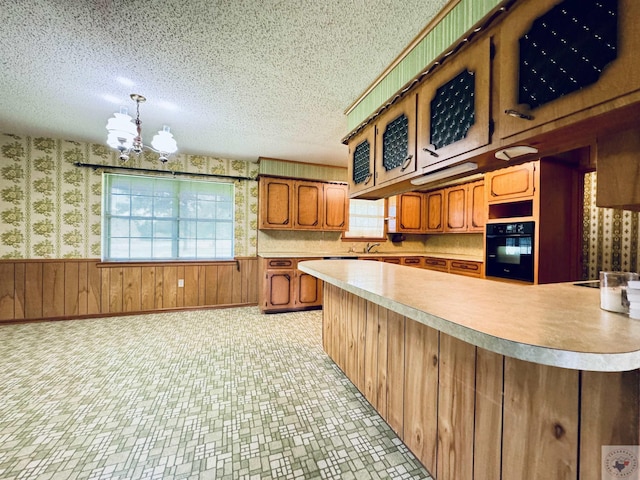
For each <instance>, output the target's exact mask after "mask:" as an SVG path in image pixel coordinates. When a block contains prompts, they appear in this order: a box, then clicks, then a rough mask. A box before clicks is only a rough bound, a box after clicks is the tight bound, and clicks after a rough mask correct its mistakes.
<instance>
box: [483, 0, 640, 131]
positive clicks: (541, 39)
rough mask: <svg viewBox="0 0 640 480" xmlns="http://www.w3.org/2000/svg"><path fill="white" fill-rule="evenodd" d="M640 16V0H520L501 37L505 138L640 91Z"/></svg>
mask: <svg viewBox="0 0 640 480" xmlns="http://www.w3.org/2000/svg"><path fill="white" fill-rule="evenodd" d="M638 18H640V2H638V1H637V0H618V1H617V2H616V1H608V2H601V1H598V0H566V1H564V2H558V0H538V1H535V2H534V1H528V2H518V4H517V5H515V8H513V10H511V11H510V12H509V16H508V18H507V19H506V21H504V22H503V23H502V24H501V25H500V27H499V32H498V36H497V38H498V42H497V48H496V51H497V57H496V63H497V64H498V65H500V69H499V81H498V83H497V86H496V90H495V91H496V92H497V94H498V97H499V109H498V111H499V117H498V118H497V119H496V123H497V127H498V133H499V136H500V138H509V137H510V136H513V135H515V134H518V133H520V132H524V131H526V130H529V129H532V128H535V127H538V126H540V125H543V124H546V123H550V122H557V123H561V124H563V125H566V124H568V122H570V119H567V118H566V117H568V116H570V115H572V114H575V113H577V112H581V111H585V110H587V109H588V108H590V107H593V106H596V105H598V104H602V103H604V102H606V101H609V100H612V99H615V98H617V97H620V96H622V95H624V94H627V93H631V92H634V91H636V92H637V91H638V90H640V82H638V78H639V77H638V76H639V74H640V62H638V61H637V52H638V51H640V34H639V33H638V27H637V19H638ZM596 113H597V112H594V115H595V114H596ZM586 116H588V112H586V113H585V114H583V117H586Z"/></svg>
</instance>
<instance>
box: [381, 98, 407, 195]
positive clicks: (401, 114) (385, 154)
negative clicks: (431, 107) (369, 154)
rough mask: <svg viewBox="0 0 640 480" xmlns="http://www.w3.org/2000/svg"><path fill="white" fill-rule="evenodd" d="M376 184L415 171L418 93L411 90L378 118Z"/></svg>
mask: <svg viewBox="0 0 640 480" xmlns="http://www.w3.org/2000/svg"><path fill="white" fill-rule="evenodd" d="M375 163H376V185H381V184H383V183H386V182H390V181H392V180H397V179H400V178H402V177H405V176H407V175H409V174H411V173H414V172H415V171H416V95H415V94H410V95H407V96H406V97H405V98H403V99H402V100H401V101H400V102H398V103H397V104H396V105H394V106H392V107H390V108H389V110H387V111H386V112H385V113H383V114H382V115H380V119H379V120H378V121H377V122H376V156H375Z"/></svg>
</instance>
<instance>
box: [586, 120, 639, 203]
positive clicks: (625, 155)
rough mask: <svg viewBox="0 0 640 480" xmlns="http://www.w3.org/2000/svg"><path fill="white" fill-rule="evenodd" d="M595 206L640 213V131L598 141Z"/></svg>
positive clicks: (624, 132) (609, 136) (623, 133)
mask: <svg viewBox="0 0 640 480" xmlns="http://www.w3.org/2000/svg"><path fill="white" fill-rule="evenodd" d="M596 152H597V153H596V156H597V162H598V182H597V191H596V205H597V206H598V207H606V208H621V209H624V210H635V211H639V210H640V182H638V178H640V163H639V162H638V152H640V129H639V128H633V129H629V130H623V131H621V132H616V133H613V134H611V135H607V136H606V137H603V138H598V139H597V144H596Z"/></svg>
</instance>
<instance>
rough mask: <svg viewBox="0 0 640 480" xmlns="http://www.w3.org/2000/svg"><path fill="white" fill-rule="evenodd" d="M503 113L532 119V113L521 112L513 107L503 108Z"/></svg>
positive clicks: (523, 118)
mask: <svg viewBox="0 0 640 480" xmlns="http://www.w3.org/2000/svg"><path fill="white" fill-rule="evenodd" d="M504 113H506V114H507V115H509V116H510V117H515V118H521V119H522V120H533V116H532V115H527V114H526V113H522V112H519V111H517V110H513V109H508V110H505V111H504Z"/></svg>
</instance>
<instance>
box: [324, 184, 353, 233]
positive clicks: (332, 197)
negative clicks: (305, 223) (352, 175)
mask: <svg viewBox="0 0 640 480" xmlns="http://www.w3.org/2000/svg"><path fill="white" fill-rule="evenodd" d="M323 195H324V204H323V208H322V211H323V214H324V215H323V221H322V225H323V227H322V229H323V230H331V231H343V230H348V229H349V191H348V187H347V185H345V184H343V183H325V184H324V185H323Z"/></svg>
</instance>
